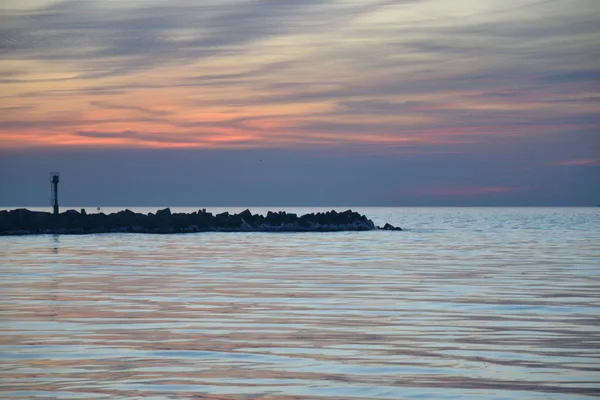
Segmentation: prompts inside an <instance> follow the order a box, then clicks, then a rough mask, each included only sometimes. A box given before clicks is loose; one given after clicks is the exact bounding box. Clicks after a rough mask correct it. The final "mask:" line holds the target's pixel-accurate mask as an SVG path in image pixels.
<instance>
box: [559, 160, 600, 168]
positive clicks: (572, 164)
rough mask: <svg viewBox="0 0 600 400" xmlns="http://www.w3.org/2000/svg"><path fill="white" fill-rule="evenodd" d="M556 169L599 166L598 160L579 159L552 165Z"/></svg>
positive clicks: (599, 161)
mask: <svg viewBox="0 0 600 400" xmlns="http://www.w3.org/2000/svg"><path fill="white" fill-rule="evenodd" d="M552 165H554V166H556V167H578V166H586V165H600V158H581V159H578V160H566V161H559V162H557V163H554V164H552Z"/></svg>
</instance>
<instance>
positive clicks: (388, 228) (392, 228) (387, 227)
mask: <svg viewBox="0 0 600 400" xmlns="http://www.w3.org/2000/svg"><path fill="white" fill-rule="evenodd" d="M378 228H379V227H378ZM379 229H383V230H385V231H401V230H402V228H400V227H399V226H394V225H392V224H385V225H384V226H383V228H379Z"/></svg>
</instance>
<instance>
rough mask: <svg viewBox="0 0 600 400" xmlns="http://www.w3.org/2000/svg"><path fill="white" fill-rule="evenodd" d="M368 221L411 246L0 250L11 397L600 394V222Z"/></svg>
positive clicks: (52, 244) (520, 217)
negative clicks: (397, 228) (390, 227)
mask: <svg viewBox="0 0 600 400" xmlns="http://www.w3.org/2000/svg"><path fill="white" fill-rule="evenodd" d="M336 209H337V210H339V211H343V210H344V208H343V207H342V208H336ZM179 210H180V211H190V210H188V209H179ZM251 210H252V211H253V212H263V213H264V212H266V209H258V208H252V209H251ZM288 210H290V211H296V212H299V213H303V212H312V211H315V210H314V209H288ZM89 211H92V210H89ZM103 211H105V212H110V211H114V210H109V209H105V210H103ZM137 211H149V210H143V209H137ZM152 211H155V209H152ZM208 211H213V212H218V211H221V210H218V209H209V210H208ZM229 211H238V210H237V209H235V210H233V209H229ZM355 211H358V212H361V213H364V214H366V215H367V216H368V217H370V218H371V219H373V220H374V222H375V223H376V224H379V225H382V224H383V223H385V222H391V223H392V224H395V225H400V226H402V227H403V228H405V229H406V230H405V231H404V232H387V231H373V232H344V233H198V234H185V235H164V236H153V235H140V234H102V235H89V236H51V235H48V236H26V237H0V263H1V267H0V398H2V399H20V398H23V399H33V398H42V399H50V398H52V399H54V398H57V399H71V398H73V399H95V398H100V399H103V398H105V399H117V398H132V399H172V398H176V399H188V398H189V399H278V400H284V399H285V400H292V399H295V400H297V399H329V400H333V399H587V398H597V397H600V208H355Z"/></svg>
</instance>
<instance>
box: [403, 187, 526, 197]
mask: <svg viewBox="0 0 600 400" xmlns="http://www.w3.org/2000/svg"><path fill="white" fill-rule="evenodd" d="M520 190H523V189H522V188H519V187H510V186H452V187H431V188H418V189H412V190H410V193H411V194H412V195H418V196H443V197H452V196H492V195H498V194H503V193H510V192H515V191H520Z"/></svg>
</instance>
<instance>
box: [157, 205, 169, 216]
mask: <svg viewBox="0 0 600 400" xmlns="http://www.w3.org/2000/svg"><path fill="white" fill-rule="evenodd" d="M156 215H157V216H159V217H170V216H171V209H170V208H168V207H167V208H165V209H163V210H158V211H157V212H156Z"/></svg>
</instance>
